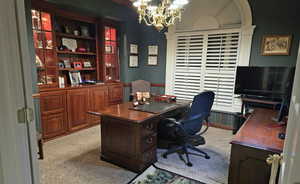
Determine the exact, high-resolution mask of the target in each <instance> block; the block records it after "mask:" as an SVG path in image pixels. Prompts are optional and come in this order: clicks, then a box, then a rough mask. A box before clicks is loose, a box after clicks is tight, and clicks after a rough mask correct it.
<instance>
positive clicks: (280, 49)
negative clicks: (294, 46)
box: [261, 35, 292, 56]
mask: <svg viewBox="0 0 300 184" xmlns="http://www.w3.org/2000/svg"><path fill="white" fill-rule="evenodd" d="M291 43H292V35H264V36H263V39H262V44H261V54H262V55H263V56H276V55H277V56H288V55H290V48H291Z"/></svg>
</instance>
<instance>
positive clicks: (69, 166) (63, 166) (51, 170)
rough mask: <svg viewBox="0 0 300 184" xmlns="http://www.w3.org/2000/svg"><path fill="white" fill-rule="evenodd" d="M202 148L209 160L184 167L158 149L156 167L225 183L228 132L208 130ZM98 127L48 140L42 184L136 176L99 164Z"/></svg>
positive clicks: (113, 181) (98, 182)
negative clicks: (163, 155)
mask: <svg viewBox="0 0 300 184" xmlns="http://www.w3.org/2000/svg"><path fill="white" fill-rule="evenodd" d="M204 137H205V138H206V141H207V144H206V145H205V146H202V148H203V149H205V150H206V151H207V152H208V153H209V154H210V156H211V157H212V158H211V159H210V160H205V159H204V158H201V157H192V158H191V161H192V162H194V166H193V167H186V166H185V165H184V164H183V163H182V162H181V161H180V160H179V159H178V157H177V155H175V154H174V155H172V156H169V157H168V159H163V158H162V157H161V156H160V154H161V153H162V152H163V151H164V150H158V162H157V163H156V165H157V166H159V167H161V168H164V169H167V170H170V171H172V172H175V173H178V174H181V175H184V176H187V177H191V178H194V179H197V180H200V181H202V182H205V183H207V184H222V183H227V176H228V160H229V155H230V144H229V142H230V140H231V138H232V134H231V131H227V130H221V129H216V128H210V129H209V130H208V132H207V133H206V134H205V135H204ZM100 144H101V141H100V126H96V127H93V128H89V129H86V130H82V131H80V132H77V133H74V134H71V135H68V136H65V137H62V138H58V139H55V140H53V141H49V142H47V143H46V144H45V145H44V150H45V159H44V160H42V161H40V162H39V163H40V175H41V183H42V184H123V183H124V184H125V183H127V182H128V181H130V180H131V179H132V178H133V177H135V176H136V174H135V173H133V172H130V171H127V170H125V169H123V168H120V167H118V166H115V165H113V164H110V163H107V162H104V161H101V160H100V159H99V155H100Z"/></svg>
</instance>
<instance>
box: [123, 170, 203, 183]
mask: <svg viewBox="0 0 300 184" xmlns="http://www.w3.org/2000/svg"><path fill="white" fill-rule="evenodd" d="M128 184H204V183H202V182H200V181H196V180H194V179H191V178H187V177H185V176H181V175H179V174H176V173H173V172H170V171H167V170H165V169H161V168H158V167H157V166H155V165H152V166H150V167H149V168H147V169H146V170H145V171H144V172H143V173H141V174H139V175H138V176H136V177H135V178H134V179H133V180H131V181H130V182H128Z"/></svg>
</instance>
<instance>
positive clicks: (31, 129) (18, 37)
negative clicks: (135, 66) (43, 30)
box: [0, 0, 39, 184]
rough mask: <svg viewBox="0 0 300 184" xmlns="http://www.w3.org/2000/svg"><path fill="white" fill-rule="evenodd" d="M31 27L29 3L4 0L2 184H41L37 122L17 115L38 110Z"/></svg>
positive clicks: (0, 36)
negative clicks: (22, 111)
mask: <svg viewBox="0 0 300 184" xmlns="http://www.w3.org/2000/svg"><path fill="white" fill-rule="evenodd" d="M26 3H28V2H26ZM27 25H28V24H27V23H26V9H25V0H2V1H1V6H0V26H1V32H0V40H1V42H0V61H1V67H0V86H1V90H0V101H1V105H0V117H1V120H0V121H1V123H0V124H1V128H0V183H1V184H12V183H13V184H38V183H39V173H38V163H37V159H36V157H37V155H36V153H37V143H36V142H37V141H36V140H37V139H36V126H35V121H32V122H29V123H19V122H18V116H17V112H18V110H20V109H22V108H32V109H34V106H33V99H32V76H31V75H32V72H31V70H32V67H31V66H32V65H31V62H32V60H31V57H30V51H29V49H28V45H29V44H28V43H29V40H28V33H29V32H28V29H27Z"/></svg>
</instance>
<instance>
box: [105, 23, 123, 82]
mask: <svg viewBox="0 0 300 184" xmlns="http://www.w3.org/2000/svg"><path fill="white" fill-rule="evenodd" d="M104 45H105V48H104V63H105V71H104V72H105V80H106V81H119V80H120V77H119V73H120V72H119V50H118V39H117V30H116V28H114V27H109V26H105V27H104Z"/></svg>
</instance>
